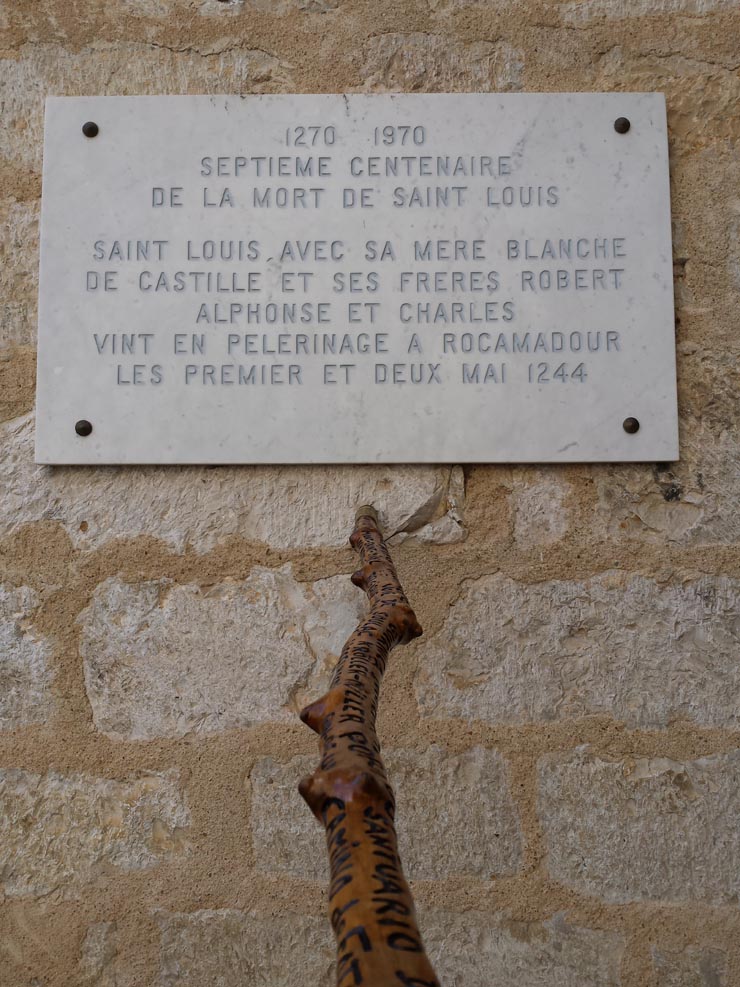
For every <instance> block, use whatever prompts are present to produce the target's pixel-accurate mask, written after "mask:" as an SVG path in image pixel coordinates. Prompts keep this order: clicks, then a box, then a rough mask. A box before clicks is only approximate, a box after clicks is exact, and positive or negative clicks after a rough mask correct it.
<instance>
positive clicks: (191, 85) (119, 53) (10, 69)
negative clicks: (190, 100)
mask: <svg viewBox="0 0 740 987" xmlns="http://www.w3.org/2000/svg"><path fill="white" fill-rule="evenodd" d="M293 88H294V86H293V84H292V82H291V76H290V69H289V67H288V66H287V65H285V64H284V63H283V62H281V61H279V59H277V58H275V57H274V56H273V55H270V54H268V53H267V52H264V51H260V50H259V49H254V50H250V49H249V48H236V47H234V44H233V38H231V37H229V36H226V37H224V38H223V39H222V40H221V41H219V42H215V43H214V44H212V45H211V46H209V47H206V48H204V49H203V50H201V51H194V50H193V49H185V50H183V51H178V50H177V49H169V48H165V47H162V46H159V45H157V44H154V43H152V44H148V43H146V42H136V43H134V42H129V43H125V42H124V43H118V44H104V43H102V42H100V43H96V44H95V45H92V46H88V47H83V48H82V49H81V50H79V51H74V50H66V49H65V48H63V47H61V46H59V45H55V44H34V45H30V44H27V45H23V46H21V48H20V49H19V50H18V51H17V52H16V53H15V54H14V56H13V57H10V58H4V59H1V60H0V100H2V104H3V121H4V124H5V125H4V126H3V128H2V130H1V131H0V158H2V157H4V158H8V159H10V160H13V161H14V162H15V164H16V167H18V168H25V169H31V170H33V171H36V172H40V171H41V152H42V145H43V140H42V137H43V116H44V99H45V97H46V96H88V95H89V96H134V95H137V96H138V95H147V94H152V95H167V94H173V95H177V94H180V93H182V94H188V93H250V92H251V93H263V92H280V91H290V90H291V89H293Z"/></svg>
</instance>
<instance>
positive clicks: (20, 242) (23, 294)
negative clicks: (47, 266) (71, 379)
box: [0, 199, 39, 349]
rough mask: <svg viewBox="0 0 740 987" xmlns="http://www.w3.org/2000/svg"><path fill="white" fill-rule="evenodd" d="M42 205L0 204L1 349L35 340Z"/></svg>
mask: <svg viewBox="0 0 740 987" xmlns="http://www.w3.org/2000/svg"><path fill="white" fill-rule="evenodd" d="M38 224H39V203H38V201H37V200H32V201H31V202H15V201H14V200H12V199H7V200H2V201H0V227H1V228H2V229H3V230H4V233H3V236H2V238H0V349H2V348H4V347H5V346H8V345H11V344H17V345H28V344H31V343H34V342H35V340H36V298H37V295H38V264H39V259H38V235H39V229H38Z"/></svg>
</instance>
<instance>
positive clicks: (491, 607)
mask: <svg viewBox="0 0 740 987" xmlns="http://www.w3.org/2000/svg"><path fill="white" fill-rule="evenodd" d="M739 612H740V581H738V580H734V579H728V578H725V577H709V576H707V577H704V578H702V579H699V580H692V581H688V582H685V583H680V584H675V583H668V584H661V583H658V582H656V581H655V580H654V579H647V578H645V577H643V576H638V575H630V574H626V573H621V572H616V571H615V572H610V573H606V574H604V575H602V576H596V577H594V578H592V579H588V580H584V581H582V582H573V581H557V580H556V581H550V580H548V581H545V582H542V583H536V584H533V585H532V584H526V585H525V584H522V583H517V582H515V581H514V580H512V579H509V578H507V577H506V576H504V575H502V574H501V573H498V574H496V575H493V576H484V577H482V578H481V579H478V580H475V581H473V582H471V583H469V584H468V585H467V586H466V587H465V589H464V591H463V593H462V595H461V596H460V598H459V599H458V601H457V602H456V603H455V604H454V605H453V607H452V608H451V610H450V614H449V616H448V618H447V620H446V622H445V625H444V627H443V629H442V631H441V632H440V633H439V634H438V635H437V636H436V637H435V638H434V639H433V640H431V641H429V642H427V644H426V647H425V651H424V660H423V662H422V663H421V666H420V670H419V672H418V673H417V677H416V692H417V696H418V700H419V704H420V707H421V711H422V714H423V715H424V716H430V717H436V718H439V717H447V716H452V717H463V718H465V719H471V720H476V719H478V720H484V721H488V722H492V723H525V722H530V721H537V720H564V719H571V718H574V717H580V716H587V715H591V714H604V715H610V716H613V717H615V718H616V719H618V720H623V721H624V722H626V723H627V724H628V725H629V726H631V727H636V726H639V727H665V726H667V725H668V724H669V723H670V721H671V719H672V718H675V717H682V718H687V719H690V720H693V721H694V722H696V723H700V724H703V725H707V726H722V727H730V728H737V727H738V725H740V666H738V663H737V660H736V659H737V655H738V648H739V646H740V620H739V618H738V613H739Z"/></svg>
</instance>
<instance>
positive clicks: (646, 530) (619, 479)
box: [595, 427, 740, 545]
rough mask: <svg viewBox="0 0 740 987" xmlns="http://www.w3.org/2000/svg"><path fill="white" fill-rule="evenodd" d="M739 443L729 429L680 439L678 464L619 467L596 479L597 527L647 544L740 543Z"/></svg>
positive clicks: (700, 431)
mask: <svg viewBox="0 0 740 987" xmlns="http://www.w3.org/2000/svg"><path fill="white" fill-rule="evenodd" d="M738 462H740V442H739V441H738V438H737V435H736V434H735V435H733V434H732V432H731V431H730V430H728V429H724V430H721V431H719V432H717V431H716V430H712V429H709V428H706V427H700V428H699V429H697V430H695V431H694V430H692V431H691V433H690V434H689V435H684V440H683V442H682V447H681V462H679V463H670V464H667V463H666V464H657V465H656V466H654V467H653V468H652V469H651V470H646V469H644V468H639V467H636V466H618V467H615V468H614V469H612V470H611V471H610V473H609V475H608V476H607V475H604V474H603V473H598V474H596V475H595V480H596V488H597V491H598V497H599V508H598V509H599V521H598V524H597V528H599V529H601V530H602V532H603V533H604V534H605V535H607V536H608V537H612V538H619V537H627V538H630V539H639V540H640V541H643V542H645V541H647V542H652V543H658V544H664V543H665V542H672V543H678V544H692V545H712V544H719V545H722V544H736V543H738V542H740V482H738V466H737V464H738Z"/></svg>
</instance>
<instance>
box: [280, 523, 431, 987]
mask: <svg viewBox="0 0 740 987" xmlns="http://www.w3.org/2000/svg"><path fill="white" fill-rule="evenodd" d="M350 544H351V545H352V547H353V548H354V549H355V551H356V552H358V554H359V556H360V562H361V563H362V565H361V567H360V568H359V569H358V570H357V572H355V573H353V575H352V577H351V578H352V582H353V583H354V584H355V586H359V587H360V588H361V589H363V590H364V591H365V593H366V594H367V596H368V599H369V600H370V604H371V607H370V613H369V614H368V616H367V617H366V618H365V620H363V621H361V622H360V624H359V625H358V627H357V628H356V629H355V630H354V631H353V633H352V634H351V636H350V637H349V639H348V641H347V643H346V644H345V646H344V648H343V649H342V654H341V656H340V658H339V661H338V662H337V666H336V668H335V670H334V674H333V676H332V680H331V684H330V687H329V691H328V692H327V693H326V695H324V696H322V697H321V698H320V699H317V700H316V701H315V702H313V703H310V704H309V705H308V706H306V707H305V708H304V709H303V710H301V713H300V717H301V719H302V720H303V722H304V723H305V724H306V725H307V726H309V727H310V728H311V729H312V730H313V731H314V732H315V733H317V734H318V735H319V744H320V750H321V763H320V764H319V767H318V768H317V769H316V771H314V773H313V774H312V775H309V776H308V777H307V778H304V779H303V780H302V781H301V782H300V785H299V791H300V793H301V795H302V796H303V798H304V800H305V801H306V802H307V804H308V806H309V807H310V809H311V811H312V812H313V814H314V815H315V816H316V818H317V819H318V820H319V822H320V823H321V824H322V825H323V826H324V829H325V831H326V840H327V847H328V851H329V865H330V872H331V878H330V885H329V913H330V917H331V923H332V927H333V929H334V934H335V936H336V939H337V985H338V987H351V985H356V984H362V985H363V987H409V985H413V987H418V985H421V987H439V981H438V980H437V978H436V976H435V974H434V970H433V969H432V966H431V964H430V962H429V959H428V958H427V955H426V953H425V951H424V946H423V944H422V941H421V936H420V934H419V927H418V924H417V920H416V912H415V909H414V902H413V899H412V897H411V891H410V889H409V886H408V883H407V882H406V879H405V877H404V875H403V870H402V868H401V860H400V858H399V855H398V840H397V837H396V830H395V825H394V818H395V799H394V796H393V790H392V788H391V786H390V782H389V781H388V776H387V774H386V770H385V765H384V764H383V760H382V758H381V756H380V743H379V741H378V736H377V733H376V729H375V721H376V714H377V702H378V695H379V692H380V683H381V680H382V677H383V673H384V671H385V666H386V663H387V660H388V655H389V653H390V651H391V649H392V648H394V647H395V646H396V645H397V644H406V643H407V642H408V641H411V640H412V639H413V638H415V637H419V635H420V634H421V633H422V630H421V626H420V624H419V621H418V620H417V619H416V614H415V613H414V611H413V609H412V607H411V605H410V603H409V601H408V600H407V599H406V596H405V595H404V592H403V588H402V586H401V583H400V581H399V578H398V574H397V572H396V569H395V566H394V565H393V561H392V559H391V557H390V553H389V552H388V548H387V546H386V544H385V542H384V540H383V536H382V534H381V532H380V528H379V526H378V514H377V512H376V510H375V509H374V508H373V507H372V506H370V505H367V504H366V505H364V506H363V507H360V508H359V510H358V511H357V513H356V515H355V527H354V530H353V532H352V535H351V537H350Z"/></svg>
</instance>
